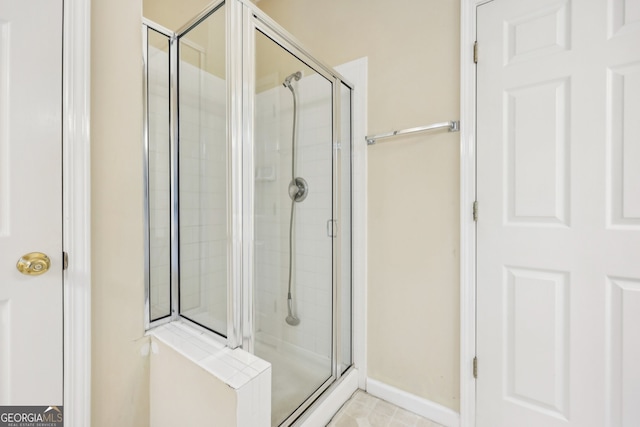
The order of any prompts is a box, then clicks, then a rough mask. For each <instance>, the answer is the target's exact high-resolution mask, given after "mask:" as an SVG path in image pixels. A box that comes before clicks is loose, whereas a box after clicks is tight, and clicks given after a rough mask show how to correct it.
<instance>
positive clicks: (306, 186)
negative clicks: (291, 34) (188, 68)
mask: <svg viewBox="0 0 640 427" xmlns="http://www.w3.org/2000/svg"><path fill="white" fill-rule="evenodd" d="M255 37H256V39H255V49H256V65H255V75H256V79H255V81H256V93H255V111H254V113H255V119H254V120H255V138H254V144H255V145H254V159H255V160H254V166H255V172H254V173H255V182H254V239H255V240H254V276H253V280H254V295H255V301H254V311H255V326H254V328H255V330H254V336H255V341H254V349H255V354H256V355H257V356H259V357H261V358H263V359H265V360H267V361H269V362H270V363H271V365H272V425H280V424H281V423H283V421H285V420H287V419H288V418H289V417H290V415H291V414H292V413H293V416H291V419H292V418H295V417H296V416H297V415H299V414H298V413H296V412H295V411H296V409H297V408H298V407H300V405H302V404H303V403H304V402H305V401H306V400H308V399H309V398H310V397H311V396H312V395H314V393H315V392H316V391H317V390H318V389H320V388H321V387H322V386H323V385H324V384H325V383H326V382H327V380H329V379H331V378H332V374H333V371H332V355H333V347H332V346H333V344H332V342H333V341H332V327H333V325H332V321H333V320H332V300H333V293H332V292H333V291H332V289H333V273H332V271H333V265H332V263H333V260H332V259H333V258H332V257H333V239H332V237H331V236H330V233H329V228H330V225H331V223H330V221H331V220H332V219H333V218H332V212H333V202H332V200H333V196H332V191H333V188H332V174H333V169H332V168H333V164H332V152H333V149H332V145H333V144H332V136H333V134H332V108H333V99H332V93H333V92H332V91H333V89H332V83H331V82H330V81H328V80H327V79H325V78H324V77H323V76H322V75H320V74H318V73H316V72H314V70H313V69H312V68H310V67H309V66H308V65H306V64H305V63H304V62H302V61H301V60H300V59H298V58H296V57H295V56H293V55H292V54H290V53H289V52H288V51H286V50H284V49H283V48H282V47H281V46H280V45H278V44H277V43H275V42H274V41H273V40H272V39H271V38H269V37H267V36H266V35H265V34H263V33H262V32H260V31H256V36H255Z"/></svg>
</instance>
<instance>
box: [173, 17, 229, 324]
mask: <svg viewBox="0 0 640 427" xmlns="http://www.w3.org/2000/svg"><path fill="white" fill-rule="evenodd" d="M225 20H226V18H225V8H224V6H221V7H219V8H218V9H216V10H214V11H213V12H212V13H211V14H210V15H209V16H207V17H206V18H204V19H203V20H201V21H200V22H199V23H198V24H197V25H195V26H194V27H193V28H191V29H190V30H189V31H188V32H186V33H184V34H183V35H181V36H180V38H179V39H178V56H179V61H178V79H179V82H178V85H179V88H180V90H179V96H178V115H179V124H180V125H179V138H178V158H179V164H178V170H179V172H178V174H179V178H178V179H179V183H178V186H179V224H180V233H179V242H180V243H179V258H180V286H179V289H180V291H179V299H180V302H179V305H180V314H181V315H182V316H183V317H186V318H187V319H189V320H191V321H193V322H195V323H198V324H200V325H202V326H204V327H206V328H208V329H211V330H213V331H214V332H217V333H218V334H220V335H223V336H226V333H227V283H228V278H227V277H228V275H227V270H228V268H227V261H228V252H227V251H228V249H227V247H228V236H229V233H228V229H229V215H228V169H229V156H228V149H227V133H226V128H227V101H226V100H227V89H226V76H225V70H226V64H225Z"/></svg>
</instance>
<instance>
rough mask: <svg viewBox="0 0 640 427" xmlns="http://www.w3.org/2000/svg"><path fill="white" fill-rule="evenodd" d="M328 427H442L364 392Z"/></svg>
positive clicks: (356, 396) (353, 397)
mask: <svg viewBox="0 0 640 427" xmlns="http://www.w3.org/2000/svg"><path fill="white" fill-rule="evenodd" d="M327 427H442V426H441V425H440V424H436V423H434V422H433V421H429V420H427V419H426V418H422V417H421V416H419V415H416V414H414V413H412V412H409V411H405V410H404V409H401V408H398V407H397V406H395V405H392V404H391V403H389V402H386V401H384V400H382V399H378V398H377V397H374V396H372V395H370V394H367V393H365V392H364V391H362V390H358V391H356V392H355V393H354V394H353V396H351V399H349V400H348V401H347V403H345V404H344V405H343V406H342V408H340V410H339V411H338V413H336V415H335V416H334V417H333V419H332V420H331V422H330V423H329V424H327Z"/></svg>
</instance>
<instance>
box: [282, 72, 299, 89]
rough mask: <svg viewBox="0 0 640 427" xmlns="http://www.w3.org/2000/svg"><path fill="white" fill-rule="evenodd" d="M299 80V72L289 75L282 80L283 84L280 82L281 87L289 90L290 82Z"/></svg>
mask: <svg viewBox="0 0 640 427" xmlns="http://www.w3.org/2000/svg"><path fill="white" fill-rule="evenodd" d="M300 78H302V73H301V72H300V71H296V72H295V73H293V74H289V75H288V76H287V77H285V78H284V82H282V86H284V87H288V88H290V87H291V80H295V81H298V80H300Z"/></svg>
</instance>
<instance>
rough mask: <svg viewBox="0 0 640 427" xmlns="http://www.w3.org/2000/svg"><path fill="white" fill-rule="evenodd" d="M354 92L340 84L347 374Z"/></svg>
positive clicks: (343, 361)
mask: <svg viewBox="0 0 640 427" xmlns="http://www.w3.org/2000/svg"><path fill="white" fill-rule="evenodd" d="M352 139H353V138H352V135H351V89H350V88H349V87H348V86H347V85H345V84H344V83H341V84H340V151H339V155H338V168H337V170H338V179H337V181H338V186H339V188H340V190H339V191H338V229H339V233H338V236H337V237H338V248H339V249H338V251H339V256H338V259H339V262H340V268H339V271H340V292H341V298H340V311H341V314H340V338H339V339H340V340H341V342H340V351H341V355H340V364H339V365H338V368H339V369H340V371H341V372H343V373H344V371H346V370H347V369H348V368H349V366H351V364H352V363H353V360H352V353H351V352H352V348H353V347H352V341H351V339H352V338H351V337H352V328H353V326H352V320H351V311H352V295H353V294H352V283H353V281H352V280H353V279H352V271H351V262H352V247H351V242H352V240H353V239H352V234H351V233H352V231H351V230H352V227H351V223H352V217H353V215H352V211H351V189H352V183H351V167H352V164H351V163H352V158H351V154H352V147H351V141H352Z"/></svg>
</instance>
